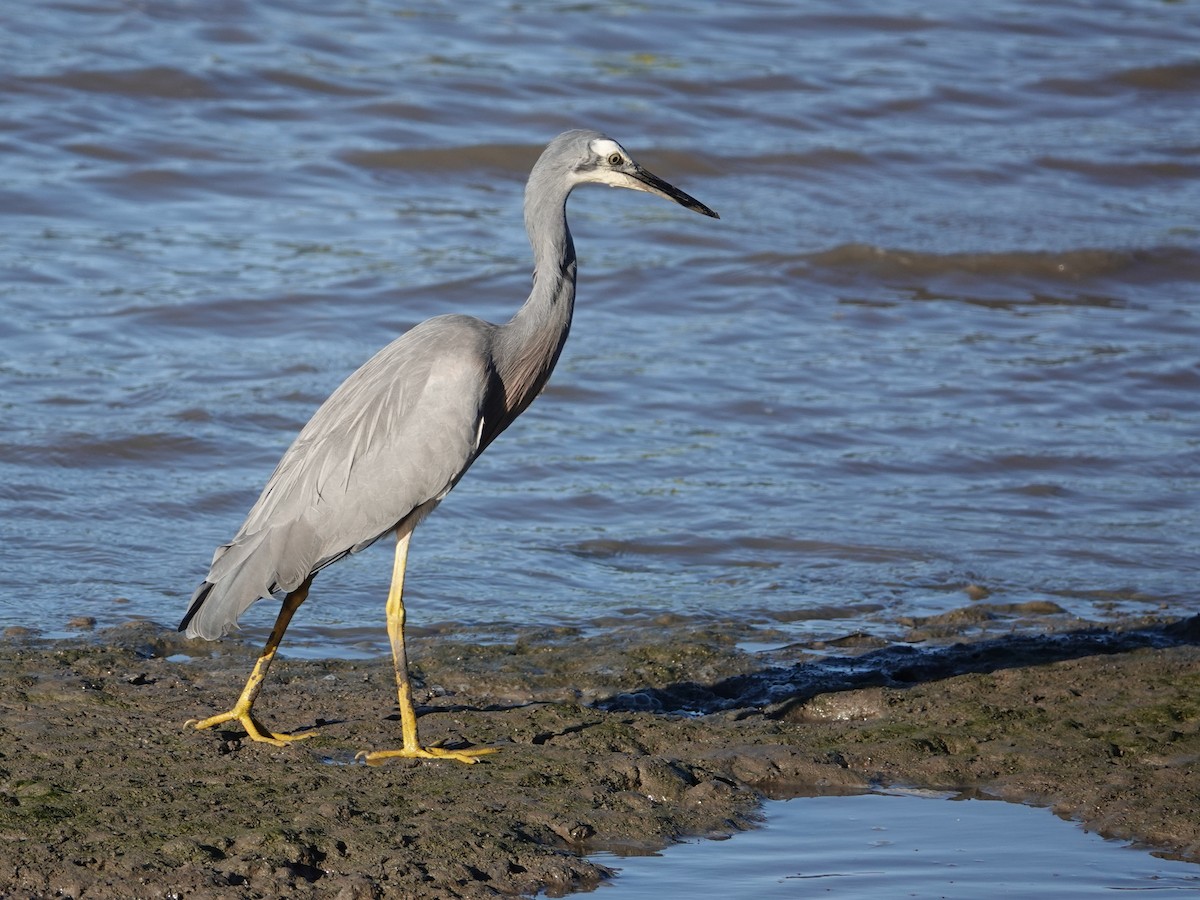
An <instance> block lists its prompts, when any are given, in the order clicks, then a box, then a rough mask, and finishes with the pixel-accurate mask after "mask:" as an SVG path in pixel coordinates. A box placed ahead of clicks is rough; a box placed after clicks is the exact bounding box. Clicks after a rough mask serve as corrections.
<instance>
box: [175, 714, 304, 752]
mask: <svg viewBox="0 0 1200 900" xmlns="http://www.w3.org/2000/svg"><path fill="white" fill-rule="evenodd" d="M234 721H236V722H238V723H240V724H241V726H242V727H243V728H244V729H246V736H247V737H248V738H250V740H252V741H258V742H260V743H263V744H271V745H273V746H275V747H286V746H287V745H288V744H290V743H291V742H292V741H302V740H304V739H305V738H310V737H314V736H315V735H316V734H317V732H315V731H304V732H301V733H300V734H278V733H276V732H274V731H270V730H269V729H267V728H265V727H264V726H263V724H262V723H261V722H259V721H258V719H256V718H254V716H252V715H251V714H250V712H249V710H241V709H237V708H236V707H235V708H234V709H231V710H229V712H223V713H218V714H217V715H215V716H209V717H208V718H207V719H188V720H187V721H186V722H184V723H183V727H184V728H187V727H188V726H189V725H190V726H192V727H194V728H195V729H196V730H197V731H200V730H202V729H204V728H212V727H213V726H214V725H223V724H224V723H226V722H234Z"/></svg>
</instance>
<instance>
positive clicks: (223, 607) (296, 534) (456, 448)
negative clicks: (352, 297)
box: [180, 131, 716, 639]
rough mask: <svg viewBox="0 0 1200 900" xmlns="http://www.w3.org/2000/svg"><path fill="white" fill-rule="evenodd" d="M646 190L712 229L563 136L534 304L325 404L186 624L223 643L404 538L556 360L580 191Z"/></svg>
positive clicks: (647, 183) (415, 350)
mask: <svg viewBox="0 0 1200 900" xmlns="http://www.w3.org/2000/svg"><path fill="white" fill-rule="evenodd" d="M585 183H599V184H608V185H611V186H613V187H627V188H633V189H636V190H643V191H648V192H650V193H654V194H657V195H659V196H663V197H666V198H667V199H670V200H673V201H675V202H677V203H679V204H681V205H683V206H685V207H687V208H689V209H693V210H696V211H697V212H700V213H703V214H705V215H709V216H712V217H714V218H716V213H714V212H713V211H712V210H710V209H709V208H708V207H706V206H704V205H703V204H701V203H700V202H699V201H697V200H695V199H693V198H692V197H689V196H688V195H687V194H684V193H683V192H682V191H679V190H678V189H676V188H674V187H672V186H671V185H669V184H667V183H666V182H664V181H662V180H661V179H658V178H657V177H655V176H654V175H651V174H650V173H648V172H646V171H645V170H644V169H642V168H641V167H640V166H638V165H637V164H636V163H635V162H633V161H632V159H630V157H629V155H628V154H627V153H626V152H625V151H624V149H623V148H622V147H621V146H620V145H619V144H617V143H616V142H615V141H613V140H611V139H610V138H607V137H605V136H604V135H602V134H599V133H598V132H594V131H568V132H566V133H564V134H562V135H559V136H558V137H557V138H555V139H554V141H552V142H551V143H550V145H549V146H548V147H547V148H546V150H545V151H544V152H543V153H542V155H541V157H540V158H539V159H538V161H537V163H536V165H535V166H534V168H533V171H532V173H531V174H530V177H529V182H528V184H527V186H526V190H525V226H526V230H527V232H528V234H529V240H530V243H531V245H532V247H533V256H534V266H535V269H534V284H533V289H532V291H531V293H530V295H529V298H528V299H527V300H526V301H525V304H524V305H523V306H522V307H521V308H520V309H519V310H518V311H517V313H516V315H514V316H513V318H512V319H511V320H510V321H509V322H507V323H506V324H503V325H493V324H491V323H489V322H485V321H482V320H480V319H476V318H472V317H469V316H460V315H446V316H438V317H436V318H433V319H429V320H428V321H425V322H422V323H421V324H419V325H417V326H416V327H414V328H413V329H412V330H410V331H408V332H407V333H405V334H404V335H402V336H401V337H399V338H397V339H396V340H395V341H393V342H392V343H391V344H389V345H388V346H386V347H384V348H383V349H382V350H381V351H379V353H377V354H376V355H375V356H374V357H373V358H372V359H370V360H369V361H368V362H367V363H366V364H365V365H363V366H362V367H361V368H360V369H358V370H357V371H356V372H354V373H353V374H352V375H351V376H350V377H349V378H347V379H346V380H345V381H344V382H343V383H342V385H341V386H340V387H339V388H338V389H337V390H336V391H334V392H333V394H332V395H330V397H329V399H328V400H326V401H325V402H324V403H323V404H322V405H321V407H320V408H319V409H318V410H317V412H316V413H315V414H314V415H313V417H312V419H311V420H310V421H309V422H308V424H307V425H305V426H304V428H303V429H302V430H301V432H300V434H299V435H298V436H297V438H296V440H295V441H294V442H293V443H292V445H291V447H289V448H288V450H287V452H286V453H284V455H283V458H282V459H281V460H280V462H279V465H278V466H277V467H276V469H275V471H274V472H273V473H272V475H271V477H270V479H269V480H268V481H267V485H266V487H265V488H264V490H263V492H262V494H261V495H260V496H259V498H258V501H257V502H256V503H255V504H254V506H253V507H252V508H251V510H250V512H249V514H248V515H247V517H246V521H245V522H244V523H243V525H242V527H241V529H240V530H239V531H238V533H237V535H236V536H235V537H234V538H233V540H232V541H231V542H230V543H228V544H225V545H223V546H222V547H220V548H218V550H217V552H216V554H215V555H214V557H213V562H212V566H211V568H210V569H209V572H208V575H207V576H206V577H205V580H204V582H203V583H202V584H201V585H200V587H199V588H197V590H196V592H195V593H194V594H193V595H192V604H191V607H190V608H189V610H188V612H187V615H185V616H184V619H183V621H182V622H181V623H180V630H184V629H186V631H187V635H188V637H203V638H210V639H211V638H217V637H220V636H221V635H223V634H225V633H226V632H227V631H228V630H229V629H230V628H232V627H233V626H234V624H235V623H236V622H237V619H238V616H239V615H241V613H242V612H243V611H245V609H246V608H247V607H248V606H250V605H251V604H252V603H254V602H255V601H256V600H258V599H260V598H262V597H267V596H270V595H272V594H278V593H280V592H284V593H291V592H293V591H296V590H297V589H298V588H300V587H301V585H303V584H304V583H305V582H306V581H307V580H308V579H310V578H311V577H312V575H313V574H314V573H315V572H317V571H318V570H320V569H322V568H324V567H325V566H327V565H329V564H330V563H333V562H336V561H337V560H339V559H341V558H342V557H344V556H346V555H347V554H349V553H356V552H358V551H360V550H362V549H364V548H365V547H367V546H369V545H370V544H372V543H374V542H375V541H377V540H378V539H379V538H381V537H383V536H384V535H386V534H388V533H391V532H396V533H398V534H400V535H401V536H403V535H404V534H407V533H408V532H410V531H411V530H412V529H413V528H415V527H416V525H417V524H418V523H419V522H420V521H421V519H423V518H424V517H425V516H426V515H428V514H429V512H431V511H432V510H433V509H434V507H436V506H437V504H438V503H439V502H440V501H441V500H442V498H443V497H445V496H446V494H447V493H448V492H449V491H450V490H451V489H452V488H453V487H454V485H455V484H457V483H458V481H459V479H460V478H462V476H463V475H464V474H465V473H466V471H467V469H468V468H469V467H470V466H471V463H473V462H474V461H475V459H476V458H477V457H478V456H479V454H480V453H482V452H483V450H484V449H485V448H486V447H487V446H488V444H490V443H491V442H492V440H494V439H495V438H496V436H497V435H499V434H500V432H502V431H503V430H504V429H505V428H507V427H508V425H509V424H511V423H512V421H513V420H514V419H515V418H516V417H517V416H518V415H520V414H521V412H523V411H524V410H525V408H526V407H527V406H528V405H529V404H530V402H532V400H533V399H534V397H536V396H537V394H538V393H539V392H540V391H541V389H542V387H543V386H544V385H545V383H546V380H547V379H548V378H549V377H550V373H551V371H552V370H553V368H554V365H555V363H556V362H557V361H558V356H559V353H560V352H561V350H562V347H563V343H564V342H565V341H566V338H567V333H568V331H569V329H570V325H571V314H572V311H573V305H574V301H575V268H576V263H575V248H574V244H573V243H572V240H571V232H570V230H569V228H568V227H567V219H566V202H567V197H568V196H569V194H570V192H571V190H572V189H573V188H574V187H575V186H576V185H579V184H585Z"/></svg>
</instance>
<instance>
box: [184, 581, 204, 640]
mask: <svg viewBox="0 0 1200 900" xmlns="http://www.w3.org/2000/svg"><path fill="white" fill-rule="evenodd" d="M212 589H213V584H212V582H211V581H205V582H203V583H202V584H201V585H200V587H198V588H196V593H194V594H192V605H191V606H189V607H188V611H187V612H186V613H184V614H183V620H182V621H181V622H180V623H179V629H178V630H179V631H186V630H187V627H188V623H190V622H191V621H192V619H193V618H194V617H195V615H196V613H198V612H200V607H201V606H203V605H204V601H205V600H207V599H208V592H209V591H211V590H212Z"/></svg>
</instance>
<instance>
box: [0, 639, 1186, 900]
mask: <svg viewBox="0 0 1200 900" xmlns="http://www.w3.org/2000/svg"><path fill="white" fill-rule="evenodd" d="M735 630H736V629H731V628H728V627H726V626H724V625H722V624H721V623H702V622H686V621H673V620H672V621H663V622H661V623H659V624H658V625H657V626H655V627H628V628H619V627H617V628H613V629H612V630H610V631H608V632H606V633H604V634H601V635H592V636H584V635H580V634H576V633H574V632H572V631H571V630H569V629H554V630H537V629H530V630H528V631H526V632H523V633H520V634H517V635H515V636H514V637H513V639H512V640H507V641H504V642H502V643H490V644H482V645H481V644H477V643H473V642H470V641H466V640H455V639H452V638H448V637H446V636H429V637H424V638H418V639H416V640H414V641H413V644H414V654H413V655H414V661H415V665H416V667H417V669H418V672H417V674H418V677H419V679H420V685H421V688H420V690H419V691H418V692H417V702H418V704H419V710H420V712H421V714H422V722H421V727H422V733H423V736H424V737H425V738H426V739H427V740H429V741H431V742H434V741H441V742H444V743H445V744H446V745H450V746H454V745H457V744H463V745H465V744H468V743H478V744H490V745H495V746H498V747H500V748H501V751H500V752H499V753H496V754H494V755H491V756H488V757H487V758H486V761H484V762H481V763H479V764H478V765H474V766H464V765H461V764H454V763H449V762H434V763H431V762H408V761H391V762H387V763H385V764H383V765H379V766H366V765H362V764H356V763H355V762H354V754H355V753H356V752H357V751H359V750H362V749H368V748H370V749H374V748H381V747H387V746H390V745H391V744H392V743H393V742H394V740H395V738H396V736H397V735H398V730H399V729H398V723H397V722H396V721H394V709H393V706H392V692H391V672H390V665H389V662H388V661H387V660H386V659H379V660H371V661H367V662H362V661H348V660H326V661H297V660H289V659H286V658H285V659H281V660H279V661H278V663H277V664H276V668H275V669H274V670H273V671H272V673H271V678H270V680H269V682H268V685H267V687H266V690H265V691H264V693H263V696H262V699H261V701H260V705H259V708H258V709H257V712H259V714H260V715H261V717H262V718H263V719H264V720H265V721H266V722H267V723H268V724H269V725H270V726H271V727H274V728H275V729H277V730H284V731H286V730H291V729H297V730H299V729H304V728H307V727H312V726H314V725H315V726H318V727H319V729H320V734H319V735H318V736H317V737H314V738H312V739H310V740H307V741H305V742H303V743H300V744H296V745H293V746H291V747H288V748H284V749H276V748H274V747H270V746H266V745H256V744H253V743H251V742H249V741H246V740H243V739H242V736H241V732H240V730H239V729H238V728H236V727H232V726H231V727H229V728H228V729H226V730H222V729H215V730H213V731H210V732H201V733H198V732H195V731H192V730H190V729H185V728H183V722H184V721H185V720H186V719H188V718H191V717H196V716H202V715H207V714H209V713H212V712H215V711H219V710H221V709H225V708H228V706H229V704H230V703H231V702H232V701H233V699H234V698H235V697H236V695H237V692H238V691H239V689H240V687H241V684H242V682H243V680H244V678H245V676H246V674H247V671H248V667H249V665H250V663H251V662H252V660H253V657H254V654H255V651H256V648H255V647H252V646H250V645H248V644H239V643H238V642H235V641H226V642H224V643H222V644H219V645H211V644H200V643H195V644H193V643H192V642H187V641H183V640H182V639H180V638H179V637H178V636H177V635H175V634H174V633H172V632H171V631H169V630H168V629H165V628H159V627H156V626H153V625H150V624H147V623H131V624H130V625H129V626H127V627H123V628H116V629H111V630H108V631H106V632H104V633H102V634H97V635H94V636H87V637H84V638H80V639H79V640H78V641H65V642H64V641H57V642H46V641H38V640H34V639H32V638H29V637H26V636H22V635H19V634H10V635H8V636H7V637H5V638H4V639H3V641H0V647H3V651H4V652H3V653H2V654H0V894H3V895H4V896H69V897H76V898H82V897H88V898H116V897H129V896H144V897H162V896H173V897H196V898H209V897H212V898H215V897H222V898H228V897H247V898H249V897H336V898H345V900H352V898H374V897H413V898H417V897H429V896H439V897H466V898H475V897H490V896H506V895H521V894H530V893H534V892H536V891H538V890H546V891H548V892H549V893H551V894H552V895H560V894H562V893H564V892H569V891H572V890H586V889H588V888H590V887H593V886H595V885H596V884H597V883H599V881H601V880H603V879H604V878H605V877H607V875H608V872H607V871H606V870H605V869H604V868H603V867H601V866H598V865H595V864H593V863H592V862H590V861H589V860H588V859H586V858H584V856H583V854H586V853H588V852H591V851H594V850H598V849H618V850H619V849H627V848H653V847H661V846H663V845H664V844H666V843H668V842H670V841H671V840H672V839H675V838H677V837H681V836H686V835H718V834H730V833H733V832H736V831H738V830H741V829H745V828H748V827H752V826H753V824H754V822H755V817H756V815H757V810H758V805H759V803H760V801H761V799H762V798H763V797H764V796H771V797H787V796H797V795H801V794H811V793H829V792H836V791H846V792H853V791H859V790H863V789H865V788H867V787H869V786H871V785H881V784H882V785H888V784H898V785H906V786H915V787H925V788H934V789H944V790H965V791H978V792H981V793H986V794H989V795H992V796H998V797H1002V798H1004V799H1009V800H1019V801H1025V802H1032V803H1036V804H1039V805H1045V806H1049V807H1051V808H1053V809H1054V811H1055V812H1056V813H1058V814H1060V815H1062V816H1065V817H1069V818H1071V819H1074V820H1077V821H1080V822H1082V823H1084V824H1085V825H1086V826H1087V827H1089V828H1092V829H1094V830H1097V831H1099V832H1100V833H1102V834H1105V835H1107V836H1111V837H1118V838H1124V839H1129V840H1133V841H1136V842H1139V843H1142V844H1145V845H1146V846H1148V847H1152V848H1154V849H1156V850H1158V851H1161V852H1163V853H1166V854H1169V855H1172V856H1177V857H1179V858H1183V859H1187V860H1193V861H1200V816H1197V815H1196V812H1195V811H1196V810H1197V809H1200V778H1198V777H1197V776H1198V775H1200V617H1194V618H1192V619H1187V620H1182V621H1142V622H1137V623H1130V624H1128V625H1126V626H1124V627H1109V628H1097V627H1084V626H1080V627H1075V628H1071V629H1068V630H1064V631H1061V632H1059V633H1054V634H1045V635H1041V636H1004V637H996V638H987V639H976V640H963V641H958V642H956V643H945V644H943V645H941V646H937V647H935V648H933V649H921V650H917V649H913V648H912V647H910V646H905V645H898V646H897V645H887V646H873V645H872V642H870V641H869V640H864V641H860V642H853V641H851V642H848V643H849V644H850V645H853V646H839V647H825V646H820V645H809V646H801V645H793V646H785V647H780V648H777V649H773V650H772V651H771V652H757V653H752V652H746V651H744V650H741V649H739V646H738V644H737V642H736V640H735V637H734V634H733V632H734V631H735ZM202 654H210V655H202Z"/></svg>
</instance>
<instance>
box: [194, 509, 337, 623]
mask: <svg viewBox="0 0 1200 900" xmlns="http://www.w3.org/2000/svg"><path fill="white" fill-rule="evenodd" d="M320 557H321V550H320V545H319V541H318V540H317V537H316V533H315V531H314V529H313V528H312V527H311V525H310V523H308V522H307V521H305V520H304V519H301V520H299V521H297V522H292V523H289V524H288V525H285V526H275V527H272V528H264V529H263V530H262V531H257V532H254V533H253V534H239V535H238V536H237V537H236V538H234V539H233V541H232V542H231V543H228V544H223V545H222V546H220V547H218V548H217V552H216V553H215V554H213V561H212V566H211V567H210V568H209V570H208V575H206V576H205V578H204V581H203V582H202V583H201V584H200V586H199V587H198V588H196V591H195V593H193V594H192V604H191V606H189V607H188V611H187V613H186V614H185V615H184V617H183V621H182V622H180V623H179V630H180V631H183V632H185V633H186V634H187V636H188V637H190V638H195V637H200V638H205V639H206V640H210V641H211V640H215V639H216V638H219V637H223V636H224V635H226V634H228V633H229V632H230V631H231V630H232V629H233V628H234V627H235V626H236V625H237V620H238V616H240V615H241V614H242V613H243V612H245V611H246V608H247V607H249V606H250V604H252V603H254V602H255V601H256V600H260V599H262V598H263V597H270V596H271V595H273V594H275V593H276V592H278V591H294V590H295V589H296V588H298V587H299V586H300V585H301V584H303V583H304V580H305V579H306V578H308V577H309V576H310V575H312V573H313V572H314V571H315V570H316V569H317V568H320V567H321V566H322V565H326V564H328V562H329V561H332V560H329V561H325V560H321V559H320Z"/></svg>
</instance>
